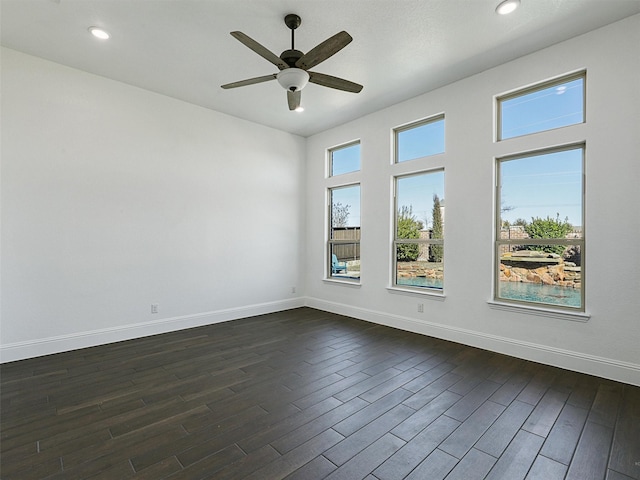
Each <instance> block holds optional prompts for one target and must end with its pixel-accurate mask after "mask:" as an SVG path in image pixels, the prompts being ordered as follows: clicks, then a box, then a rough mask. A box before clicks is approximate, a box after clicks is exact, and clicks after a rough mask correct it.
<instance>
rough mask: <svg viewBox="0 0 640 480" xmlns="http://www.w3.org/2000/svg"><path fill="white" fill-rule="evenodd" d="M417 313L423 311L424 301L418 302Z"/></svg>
mask: <svg viewBox="0 0 640 480" xmlns="http://www.w3.org/2000/svg"><path fill="white" fill-rule="evenodd" d="M418 313H424V303H419V304H418Z"/></svg>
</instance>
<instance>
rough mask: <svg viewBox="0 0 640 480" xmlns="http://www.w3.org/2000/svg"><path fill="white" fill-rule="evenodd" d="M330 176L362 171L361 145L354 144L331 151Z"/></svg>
mask: <svg viewBox="0 0 640 480" xmlns="http://www.w3.org/2000/svg"><path fill="white" fill-rule="evenodd" d="M330 163H331V165H330V174H329V176H334V175H342V174H343V173H350V172H357V171H358V170H360V144H359V143H354V144H352V145H347V146H346V147H340V148H336V149H334V150H331V155H330Z"/></svg>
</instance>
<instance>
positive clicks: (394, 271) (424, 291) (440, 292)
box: [389, 117, 446, 297]
mask: <svg viewBox="0 0 640 480" xmlns="http://www.w3.org/2000/svg"><path fill="white" fill-rule="evenodd" d="M443 118H444V117H443ZM433 173H442V174H443V176H444V175H445V168H444V167H434V168H426V169H423V170H419V171H413V172H408V173H399V174H397V175H393V176H392V187H391V188H392V201H391V203H392V207H393V213H392V239H391V285H390V287H389V288H390V289H391V290H403V291H410V292H413V293H418V294H421V295H433V296H437V297H444V286H445V283H444V245H445V242H444V239H445V233H444V232H445V231H444V225H443V233H442V237H443V238H440V239H432V238H428V239H420V238H418V239H409V238H398V208H399V206H398V180H399V179H402V178H408V177H416V176H419V175H428V174H433ZM445 185H446V184H445V181H444V178H443V190H444V187H445ZM443 198H444V197H443ZM400 244H402V245H412V244H417V245H425V246H426V247H427V248H428V247H429V245H442V247H443V258H442V264H443V279H442V287H440V288H438V287H429V286H424V287H423V286H415V285H406V284H399V283H398V255H397V251H398V250H397V249H398V245H400Z"/></svg>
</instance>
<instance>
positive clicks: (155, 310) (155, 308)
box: [151, 303, 160, 313]
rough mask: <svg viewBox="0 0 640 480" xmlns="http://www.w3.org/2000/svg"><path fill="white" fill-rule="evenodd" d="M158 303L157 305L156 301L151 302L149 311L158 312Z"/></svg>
mask: <svg viewBox="0 0 640 480" xmlns="http://www.w3.org/2000/svg"><path fill="white" fill-rule="evenodd" d="M159 306H160V305H158V304H157V303H152V304H151V313H158V307H159Z"/></svg>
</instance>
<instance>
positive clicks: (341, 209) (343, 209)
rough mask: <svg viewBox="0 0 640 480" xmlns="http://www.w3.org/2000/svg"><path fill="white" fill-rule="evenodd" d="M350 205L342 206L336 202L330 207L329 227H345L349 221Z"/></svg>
mask: <svg viewBox="0 0 640 480" xmlns="http://www.w3.org/2000/svg"><path fill="white" fill-rule="evenodd" d="M350 207H351V205H342V203H341V202H336V203H334V204H333V205H332V207H331V226H332V227H333V228H342V227H346V226H347V220H348V219H349V208H350Z"/></svg>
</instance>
